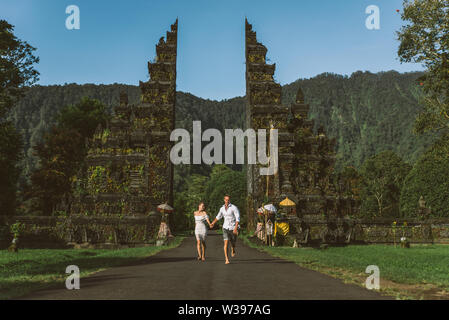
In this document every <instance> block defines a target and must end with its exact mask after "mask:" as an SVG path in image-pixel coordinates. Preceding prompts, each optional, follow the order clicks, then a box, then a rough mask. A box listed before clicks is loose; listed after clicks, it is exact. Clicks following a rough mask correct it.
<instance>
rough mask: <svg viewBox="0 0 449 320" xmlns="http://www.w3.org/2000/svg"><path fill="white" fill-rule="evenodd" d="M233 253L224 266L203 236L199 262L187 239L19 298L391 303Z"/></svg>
mask: <svg viewBox="0 0 449 320" xmlns="http://www.w3.org/2000/svg"><path fill="white" fill-rule="evenodd" d="M236 252H237V254H236V257H235V258H231V257H230V260H231V263H230V264H228V265H226V264H225V263H224V254H223V239H222V236H221V235H220V234H216V233H214V232H213V231H212V232H211V231H209V235H208V238H207V252H206V261H204V262H202V261H198V260H197V259H196V256H197V253H196V245H195V239H194V238H193V237H189V238H186V239H184V241H183V242H182V243H181V245H180V246H179V247H177V248H174V249H170V250H164V251H161V252H159V253H158V254H156V255H154V256H151V257H148V258H145V259H143V260H142V261H141V262H140V263H138V264H134V265H130V266H123V267H115V268H112V269H109V270H105V271H101V272H98V273H95V274H93V275H91V276H88V277H85V278H81V282H80V283H81V285H80V287H81V288H80V289H79V290H67V289H66V288H65V283H61V288H59V289H58V288H55V289H46V290H40V291H36V292H34V293H32V294H30V295H28V296H25V297H23V299H64V300H67V299H139V300H141V299H175V300H185V299H189V300H203V299H207V300H209V299H212V300H215V299H224V300H249V299H262V300H264V299H274V300H303V299H304V300H308V299H325V300H329V299H331V300H339V299H391V298H388V297H384V296H381V295H380V294H378V293H376V292H373V291H369V290H367V289H365V288H362V287H359V286H356V285H348V284H344V283H343V282H342V281H340V280H337V279H334V278H332V277H329V276H326V275H324V274H321V273H318V272H315V271H311V270H307V269H304V268H301V267H300V266H298V265H297V264H295V263H293V262H289V261H285V260H282V259H279V258H274V257H272V256H270V255H268V254H266V253H263V252H260V251H258V250H256V249H253V248H250V247H248V246H246V245H244V244H243V242H242V241H241V240H240V239H239V240H238V241H237V250H236ZM79 267H80V269H82V266H79Z"/></svg>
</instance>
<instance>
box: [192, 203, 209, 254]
mask: <svg viewBox="0 0 449 320" xmlns="http://www.w3.org/2000/svg"><path fill="white" fill-rule="evenodd" d="M204 208H205V205H204V202H200V204H199V206H198V211H195V212H194V213H193V215H194V217H195V237H196V248H197V250H198V260H202V261H205V260H206V236H207V228H206V222H207V224H208V225H209V227H210V221H209V217H208V216H207V212H206V211H205V210H204Z"/></svg>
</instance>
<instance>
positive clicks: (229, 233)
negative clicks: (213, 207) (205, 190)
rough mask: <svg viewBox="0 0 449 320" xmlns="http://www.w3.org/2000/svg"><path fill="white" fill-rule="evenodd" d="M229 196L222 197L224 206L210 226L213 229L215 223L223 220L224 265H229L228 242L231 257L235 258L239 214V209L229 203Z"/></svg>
mask: <svg viewBox="0 0 449 320" xmlns="http://www.w3.org/2000/svg"><path fill="white" fill-rule="evenodd" d="M229 200H230V196H229V195H225V196H224V203H225V204H224V205H223V206H222V207H221V208H220V211H219V212H218V214H217V216H216V217H215V219H214V221H212V223H211V226H212V227H213V226H214V224H215V222H217V221H218V220H220V219H221V218H224V222H223V239H224V254H225V259H226V262H225V263H226V264H229V258H228V242H229V241H231V256H232V257H234V256H235V243H236V241H237V235H238V229H239V223H240V212H239V209H238V208H237V207H236V206H235V205H233V204H231V203H230V202H229Z"/></svg>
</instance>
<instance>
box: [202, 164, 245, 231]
mask: <svg viewBox="0 0 449 320" xmlns="http://www.w3.org/2000/svg"><path fill="white" fill-rule="evenodd" d="M224 167H225V166H214V169H213V170H212V173H211V176H212V177H213V178H212V177H211V179H210V180H209V181H208V183H207V187H206V190H207V191H206V197H207V198H206V204H207V207H208V208H209V211H208V212H210V213H211V214H212V215H213V216H215V215H216V214H218V211H219V209H220V207H221V206H222V205H223V197H224V195H226V194H228V195H229V196H230V197H231V203H233V204H235V205H236V206H237V207H238V208H239V211H240V215H241V224H242V225H244V224H245V222H246V214H245V207H246V176H245V174H244V173H243V172H241V171H234V170H231V169H229V168H226V169H225V168H224ZM214 171H215V172H214Z"/></svg>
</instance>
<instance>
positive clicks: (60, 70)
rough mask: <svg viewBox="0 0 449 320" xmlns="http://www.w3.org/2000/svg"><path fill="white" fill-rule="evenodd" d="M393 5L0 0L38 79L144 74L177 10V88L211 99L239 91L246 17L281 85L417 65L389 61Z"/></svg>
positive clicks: (348, 0) (391, 0) (128, 78)
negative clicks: (73, 22)
mask: <svg viewBox="0 0 449 320" xmlns="http://www.w3.org/2000/svg"><path fill="white" fill-rule="evenodd" d="M68 5H77V6H78V7H79V9H80V24H81V28H80V29H79V30H67V29H66V27H65V20H66V18H67V16H68V14H66V13H65V9H66V7H67V6H68ZM369 5H377V6H378V7H379V8H380V30H368V29H367V28H366V27H365V20H366V18H367V16H368V15H367V14H366V13H365V8H366V7H367V6H369ZM396 9H402V0H368V1H366V0H344V1H342V0H292V1H290V0H280V1H274V0H270V1H266V0H222V1H216V0H166V1H161V0H159V1H153V0H146V1H145V0H128V1H104V0H95V1H93V0H69V1H65V0H54V1H51V0H0V18H1V19H6V20H7V21H8V22H9V23H11V24H13V25H15V33H16V35H17V36H18V37H19V38H21V39H23V40H25V41H27V42H28V43H30V44H31V45H33V46H35V47H37V51H36V54H37V55H38V56H39V57H40V59H41V61H40V63H39V64H38V65H37V69H38V71H39V72H40V73H41V75H40V81H39V84H41V85H48V84H64V83H73V82H75V83H96V84H99V83H104V84H110V83H115V82H116V83H126V84H134V85H137V84H138V82H139V80H142V81H146V80H147V79H148V72H147V67H146V64H147V61H148V60H150V59H153V58H154V56H155V54H156V53H155V44H156V43H157V41H158V40H159V38H160V37H161V36H164V35H165V32H166V30H168V29H169V26H170V24H171V23H173V22H174V21H175V19H176V17H178V18H179V33H178V61H177V63H178V66H177V73H178V78H177V89H178V90H179V91H184V92H190V93H192V94H195V95H197V96H200V97H203V98H209V99H216V100H221V99H225V98H232V97H235V96H242V95H244V94H245V65H244V63H245V57H244V19H245V16H246V17H248V20H249V21H250V23H252V24H253V28H254V30H255V31H256V32H257V36H258V40H259V41H260V42H262V43H263V44H264V45H265V46H266V47H267V48H268V54H267V57H268V58H269V59H270V61H271V63H273V62H274V63H276V74H275V79H276V80H277V81H278V82H279V83H281V84H286V83H290V82H293V81H295V80H296V79H298V78H310V77H313V76H315V75H317V74H320V73H323V72H333V73H339V74H347V75H350V74H351V73H352V72H355V71H357V70H363V71H365V70H368V71H371V72H378V71H388V70H397V71H400V72H407V71H415V70H422V67H421V66H420V65H417V64H401V63H400V62H399V60H398V59H397V54H396V52H397V48H398V45H399V42H398V41H397V40H396V35H395V32H396V31H397V30H399V28H400V26H401V25H402V24H403V22H402V20H401V18H400V14H399V13H397V12H396Z"/></svg>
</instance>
